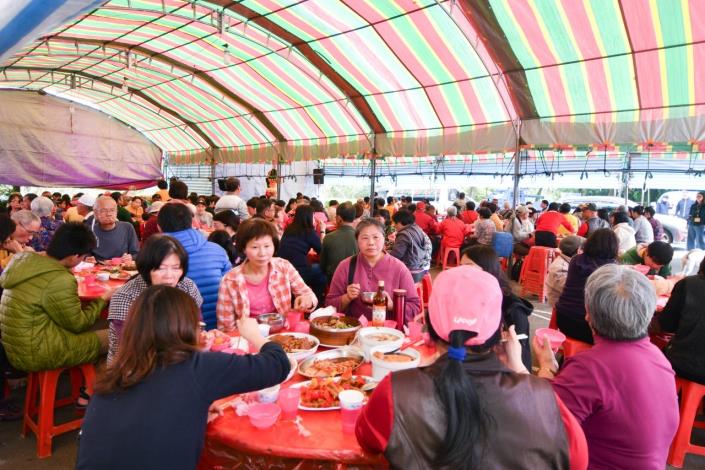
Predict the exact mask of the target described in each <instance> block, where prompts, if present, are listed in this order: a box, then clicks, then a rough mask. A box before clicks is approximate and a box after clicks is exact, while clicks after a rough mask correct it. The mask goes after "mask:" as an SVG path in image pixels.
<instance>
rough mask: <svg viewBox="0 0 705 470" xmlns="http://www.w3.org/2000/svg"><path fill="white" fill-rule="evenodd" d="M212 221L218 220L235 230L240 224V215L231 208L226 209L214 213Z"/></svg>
mask: <svg viewBox="0 0 705 470" xmlns="http://www.w3.org/2000/svg"><path fill="white" fill-rule="evenodd" d="M213 222H220V223H221V224H223V225H225V226H226V227H230V228H231V229H233V230H234V231H236V232H237V228H238V227H239V226H240V217H239V216H238V215H237V214H236V213H235V211H233V210H232V209H227V210H224V211H220V212H218V213H217V214H215V215H214V216H213Z"/></svg>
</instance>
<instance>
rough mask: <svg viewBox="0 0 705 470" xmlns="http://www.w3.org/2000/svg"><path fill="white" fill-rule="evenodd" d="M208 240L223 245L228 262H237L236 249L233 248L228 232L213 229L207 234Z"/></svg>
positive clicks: (233, 263) (234, 263)
mask: <svg viewBox="0 0 705 470" xmlns="http://www.w3.org/2000/svg"><path fill="white" fill-rule="evenodd" d="M208 241H209V242H213V243H215V244H217V245H220V246H222V247H223V249H224V250H225V252H226V253H227V254H228V259H229V260H230V264H232V265H233V266H235V265H236V264H237V258H238V256H237V250H236V249H235V244H234V243H233V239H232V238H231V237H230V234H229V233H228V232H226V231H225V230H213V231H212V232H211V234H210V235H208Z"/></svg>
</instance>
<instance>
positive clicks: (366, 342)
mask: <svg viewBox="0 0 705 470" xmlns="http://www.w3.org/2000/svg"><path fill="white" fill-rule="evenodd" d="M357 338H358V341H359V342H360V346H361V347H362V352H363V353H364V354H365V358H366V359H367V360H368V361H369V360H370V350H371V349H372V348H374V347H375V346H380V347H381V348H382V349H383V350H384V352H388V351H394V350H396V349H399V348H401V345H402V344H403V343H404V333H402V332H401V331H399V330H396V329H393V328H386V327H377V326H370V327H365V328H362V329H360V331H358V333H357Z"/></svg>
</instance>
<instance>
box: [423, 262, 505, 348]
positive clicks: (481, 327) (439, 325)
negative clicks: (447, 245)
mask: <svg viewBox="0 0 705 470" xmlns="http://www.w3.org/2000/svg"><path fill="white" fill-rule="evenodd" d="M428 315H429V318H430V320H431V325H432V326H433V329H434V331H435V332H436V333H437V334H438V336H440V337H441V338H442V339H444V340H445V341H448V336H449V335H450V332H451V331H453V330H465V331H474V332H475V333H477V336H475V337H474V338H472V339H470V340H468V341H467V342H466V343H465V344H466V345H467V346H472V345H478V344H484V343H485V341H487V340H488V339H489V338H491V337H492V335H493V334H495V332H496V331H497V330H498V329H499V325H500V321H501V320H502V290H501V289H500V287H499V282H497V279H496V278H495V277H494V276H493V275H491V274H489V273H486V272H484V271H483V270H481V269H479V268H477V267H474V266H458V267H456V268H452V269H448V270H446V271H442V272H441V273H440V274H438V276H436V279H435V280H434V281H433V290H432V291H431V298H430V299H429V301H428Z"/></svg>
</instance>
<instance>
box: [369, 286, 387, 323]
mask: <svg viewBox="0 0 705 470" xmlns="http://www.w3.org/2000/svg"><path fill="white" fill-rule="evenodd" d="M386 318H387V296H386V295H384V281H383V280H381V279H380V281H379V282H378V284H377V292H376V293H375V296H374V297H372V326H384V320H386Z"/></svg>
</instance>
